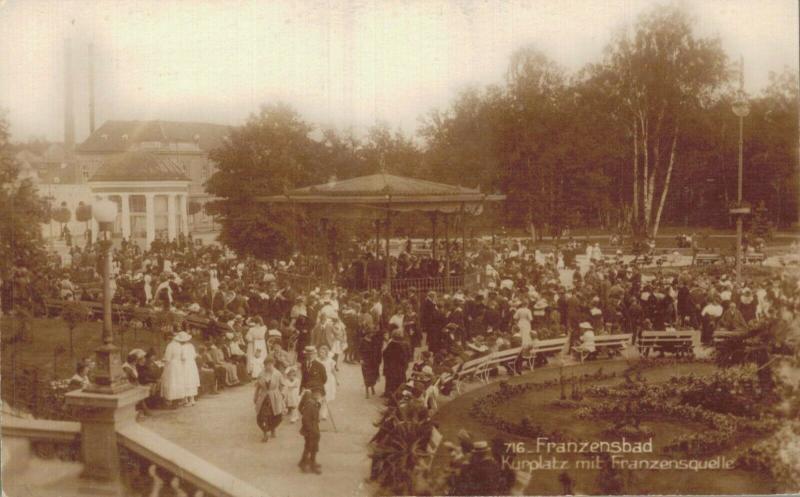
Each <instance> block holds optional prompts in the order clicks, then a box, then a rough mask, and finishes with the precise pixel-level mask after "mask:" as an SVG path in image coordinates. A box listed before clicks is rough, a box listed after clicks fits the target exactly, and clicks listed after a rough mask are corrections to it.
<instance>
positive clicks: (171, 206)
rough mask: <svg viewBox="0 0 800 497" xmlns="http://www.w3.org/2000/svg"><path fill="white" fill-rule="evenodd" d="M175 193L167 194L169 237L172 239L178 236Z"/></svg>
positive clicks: (169, 239)
mask: <svg viewBox="0 0 800 497" xmlns="http://www.w3.org/2000/svg"><path fill="white" fill-rule="evenodd" d="M175 211H176V209H175V194H174V193H170V194H168V195H167V239H168V241H172V240H174V239H175V237H176V236H177V233H176V231H177V230H176V229H175V225H176V224H177V223H176V222H175Z"/></svg>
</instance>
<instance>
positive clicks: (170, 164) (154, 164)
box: [89, 152, 189, 182]
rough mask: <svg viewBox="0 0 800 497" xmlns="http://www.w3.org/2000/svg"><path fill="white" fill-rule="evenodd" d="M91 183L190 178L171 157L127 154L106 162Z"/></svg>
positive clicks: (139, 153) (135, 153)
mask: <svg viewBox="0 0 800 497" xmlns="http://www.w3.org/2000/svg"><path fill="white" fill-rule="evenodd" d="M89 181H90V182H94V181H189V178H187V177H186V173H185V172H184V169H183V167H182V166H181V165H180V164H178V163H177V162H176V161H175V160H173V159H172V158H170V157H166V156H163V155H155V154H151V153H148V152H125V153H123V154H120V155H117V156H115V157H114V158H112V159H109V160H108V161H106V162H104V163H103V165H102V166H100V167H99V168H98V169H97V171H95V173H94V174H93V175H92V177H91V178H90V179H89Z"/></svg>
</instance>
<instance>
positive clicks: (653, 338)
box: [637, 330, 699, 356]
mask: <svg viewBox="0 0 800 497" xmlns="http://www.w3.org/2000/svg"><path fill="white" fill-rule="evenodd" d="M698 333H699V332H698V331H697V330H683V331H678V330H675V331H643V332H642V334H641V336H640V337H639V342H638V343H637V347H638V348H639V353H641V354H642V355H644V356H648V355H649V354H650V350H651V349H652V350H654V351H657V352H662V353H663V352H671V353H674V354H681V355H682V354H688V355H690V356H693V355H694V342H695V337H697V336H698Z"/></svg>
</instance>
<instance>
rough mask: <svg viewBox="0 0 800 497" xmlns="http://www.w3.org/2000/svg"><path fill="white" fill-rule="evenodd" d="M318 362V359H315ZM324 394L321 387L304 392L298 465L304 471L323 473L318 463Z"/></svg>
mask: <svg viewBox="0 0 800 497" xmlns="http://www.w3.org/2000/svg"><path fill="white" fill-rule="evenodd" d="M314 362H316V361H314ZM323 372H324V371H323ZM323 395H324V394H323V393H322V390H320V389H312V390H310V391H308V392H305V393H304V394H303V398H302V399H301V400H300V406H299V407H298V409H299V411H300V415H301V416H302V418H301V424H300V434H301V435H303V439H304V442H305V443H304V444H303V455H302V457H301V458H300V462H299V463H298V466H300V470H301V471H302V472H303V473H307V472H309V471H311V472H312V473H316V474H320V473H322V467H321V466H320V465H319V464H317V452H318V451H319V439H320V433H319V410H320V407H321V405H322V404H321V399H322V396H323Z"/></svg>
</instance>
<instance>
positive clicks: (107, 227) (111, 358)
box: [87, 200, 131, 394]
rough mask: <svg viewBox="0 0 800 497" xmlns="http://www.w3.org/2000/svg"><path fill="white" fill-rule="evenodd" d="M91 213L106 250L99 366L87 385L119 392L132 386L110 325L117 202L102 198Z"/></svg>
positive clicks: (103, 251)
mask: <svg viewBox="0 0 800 497" xmlns="http://www.w3.org/2000/svg"><path fill="white" fill-rule="evenodd" d="M92 215H93V216H94V218H95V220H96V221H97V224H98V230H99V231H101V232H103V239H102V240H101V241H100V250H101V253H102V254H103V335H102V340H103V343H102V345H100V347H98V348H97V350H95V357H96V362H97V367H96V368H95V373H94V377H93V378H92V380H93V383H92V385H91V386H90V387H89V388H88V389H87V390H88V391H90V392H96V393H111V394H113V393H119V392H121V391H123V390H127V389H129V388H130V387H131V385H130V383H129V382H128V381H127V379H126V377H125V373H124V372H123V371H122V362H121V359H120V356H119V349H118V348H117V347H116V346H114V343H113V342H114V335H113V331H112V329H111V227H112V223H113V222H114V220H115V219H116V217H117V204H116V203H114V202H112V201H110V200H99V201H97V202H95V203H94V205H93V206H92Z"/></svg>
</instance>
